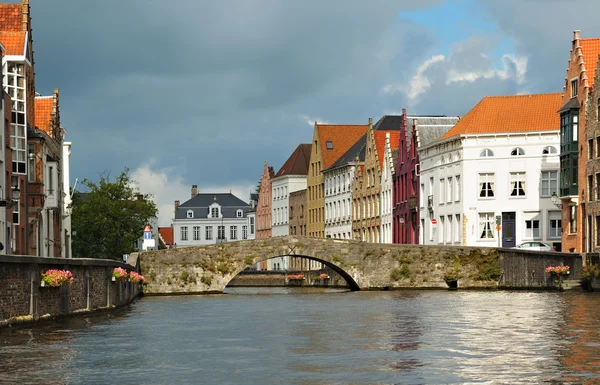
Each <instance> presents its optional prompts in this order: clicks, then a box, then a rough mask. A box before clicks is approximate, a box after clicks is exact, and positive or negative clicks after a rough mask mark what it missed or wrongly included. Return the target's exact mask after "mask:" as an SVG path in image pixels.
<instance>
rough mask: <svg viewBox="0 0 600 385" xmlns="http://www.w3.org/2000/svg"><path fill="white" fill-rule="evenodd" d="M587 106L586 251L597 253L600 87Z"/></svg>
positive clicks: (599, 240) (599, 79) (599, 230)
mask: <svg viewBox="0 0 600 385" xmlns="http://www.w3.org/2000/svg"><path fill="white" fill-rule="evenodd" d="M599 61H600V57H599ZM599 64H600V63H599ZM598 68H599V66H598V65H597V66H596V73H595V74H594V84H595V83H596V82H600V73H599V72H598ZM590 75H591V74H590ZM587 104H588V105H587V107H586V109H587V111H588V113H587V114H586V115H587V117H586V125H585V126H586V130H585V134H586V140H587V149H588V152H587V154H586V174H587V178H586V181H587V182H586V190H587V203H586V208H585V211H586V214H587V218H586V221H587V230H588V234H587V236H586V240H587V246H586V250H587V251H589V252H594V253H597V252H599V251H600V87H595V88H593V89H592V91H591V94H590V97H589V98H588V101H587Z"/></svg>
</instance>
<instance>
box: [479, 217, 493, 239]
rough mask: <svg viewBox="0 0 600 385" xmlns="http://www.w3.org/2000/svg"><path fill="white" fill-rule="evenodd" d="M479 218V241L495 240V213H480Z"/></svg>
mask: <svg viewBox="0 0 600 385" xmlns="http://www.w3.org/2000/svg"><path fill="white" fill-rule="evenodd" d="M478 218H479V225H478V232H477V238H478V239H479V240H488V239H495V235H494V224H495V218H494V213H489V212H486V213H479V216H478Z"/></svg>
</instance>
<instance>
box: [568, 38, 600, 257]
mask: <svg viewBox="0 0 600 385" xmlns="http://www.w3.org/2000/svg"><path fill="white" fill-rule="evenodd" d="M579 34H580V32H579V31H574V33H573V41H572V43H571V51H570V52H569V62H568V63H569V64H568V68H567V76H566V77H565V85H564V87H563V95H562V107H561V108H560V110H559V111H558V113H559V115H560V194H559V195H560V200H561V204H562V229H563V232H562V250H563V251H571V252H582V251H583V252H585V251H589V247H590V246H591V241H590V242H587V241H586V235H587V238H589V239H591V238H592V237H591V228H592V223H591V222H592V217H591V216H587V215H586V207H585V206H586V201H587V200H588V199H589V198H590V197H589V196H587V193H588V192H589V189H586V183H587V178H588V174H587V171H586V165H587V161H588V156H587V154H588V153H589V152H588V135H587V133H586V123H587V115H588V105H587V101H588V96H589V95H590V93H591V92H592V90H593V86H594V76H595V72H596V65H597V62H598V54H599V53H600V38H594V39H581V38H580V35H579ZM592 114H595V113H594V112H592ZM586 217H587V221H584V220H583V219H584V218H586ZM585 222H589V223H585ZM584 246H586V247H584Z"/></svg>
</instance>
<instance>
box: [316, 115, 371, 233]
mask: <svg viewBox="0 0 600 385" xmlns="http://www.w3.org/2000/svg"><path fill="white" fill-rule="evenodd" d="M367 128H368V126H367V125H334V124H318V123H316V122H315V126H314V132H313V141H312V146H311V151H310V163H309V171H308V180H307V215H308V218H307V231H308V236H309V237H324V236H325V176H324V174H323V172H322V171H323V170H327V169H328V168H330V167H331V166H332V165H333V164H334V163H335V161H336V160H338V159H339V158H340V157H341V156H342V155H343V154H344V153H345V152H346V151H348V149H349V148H350V147H352V145H354V144H355V143H356V141H357V140H358V139H360V138H361V137H362V136H363V135H364V134H365V133H366V132H367Z"/></svg>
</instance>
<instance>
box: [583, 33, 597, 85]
mask: <svg viewBox="0 0 600 385" xmlns="http://www.w3.org/2000/svg"><path fill="white" fill-rule="evenodd" d="M579 45H580V46H581V51H582V52H583V61H584V62H585V70H586V74H587V77H588V82H589V84H590V88H594V79H595V77H596V65H597V64H598V55H599V54H600V38H594V39H580V40H579Z"/></svg>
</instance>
